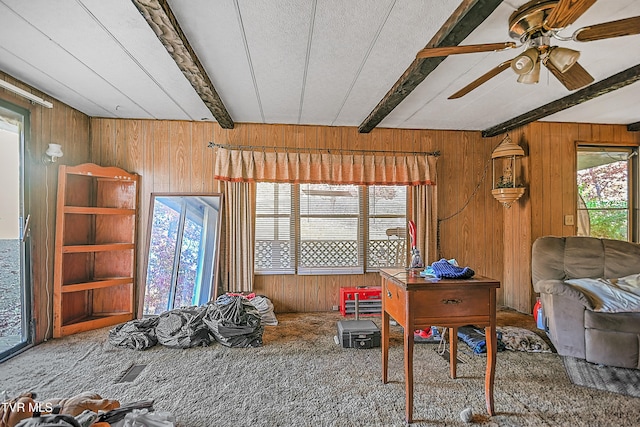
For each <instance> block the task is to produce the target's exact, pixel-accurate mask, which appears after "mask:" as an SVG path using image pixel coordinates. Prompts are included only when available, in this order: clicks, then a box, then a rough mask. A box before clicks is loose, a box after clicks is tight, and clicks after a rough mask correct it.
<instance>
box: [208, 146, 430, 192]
mask: <svg viewBox="0 0 640 427" xmlns="http://www.w3.org/2000/svg"><path fill="white" fill-rule="evenodd" d="M215 157H216V159H215V165H214V177H215V179H217V180H221V181H232V182H260V181H261V182H289V183H311V184H314V183H327V184H356V185H410V186H416V185H435V177H436V169H435V168H436V161H437V158H438V156H437V153H406V154H386V153H385V154H374V153H367V152H364V153H360V152H338V153H332V152H319V151H318V152H310V151H300V150H292V151H289V150H286V149H282V151H270V150H262V151H260V150H253V149H243V148H242V147H238V148H235V147H234V148H227V147H221V146H216V156H215Z"/></svg>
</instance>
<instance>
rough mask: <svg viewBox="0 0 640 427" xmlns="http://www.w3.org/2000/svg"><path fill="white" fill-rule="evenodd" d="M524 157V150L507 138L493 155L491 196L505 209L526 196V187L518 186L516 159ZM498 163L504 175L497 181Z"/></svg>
mask: <svg viewBox="0 0 640 427" xmlns="http://www.w3.org/2000/svg"><path fill="white" fill-rule="evenodd" d="M523 156H524V150H523V149H522V147H520V146H519V145H518V144H515V143H514V142H513V141H511V138H509V135H507V136H505V137H504V139H503V140H502V142H501V143H500V144H499V145H498V146H497V147H496V148H495V150H493V152H492V153H491V161H492V163H493V189H492V190H491V194H493V197H495V198H496V200H497V201H499V202H500V203H502V205H503V206H504V207H505V208H509V207H511V203H513V202H515V201H516V200H518V199H519V198H520V197H522V195H523V194H524V190H525V188H524V186H523V185H520V184H517V183H516V181H517V172H518V169H517V168H516V159H517V158H519V157H523ZM496 161H497V162H498V163H499V166H500V165H501V166H502V168H503V169H502V175H500V177H499V178H498V179H496Z"/></svg>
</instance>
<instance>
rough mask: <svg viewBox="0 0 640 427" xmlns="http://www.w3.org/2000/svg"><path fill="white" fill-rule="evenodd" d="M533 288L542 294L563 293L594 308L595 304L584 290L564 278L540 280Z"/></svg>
mask: <svg viewBox="0 0 640 427" xmlns="http://www.w3.org/2000/svg"><path fill="white" fill-rule="evenodd" d="M533 289H534V290H535V291H536V292H539V293H541V294H551V295H562V296H563V297H566V298H571V299H573V300H575V301H577V302H579V303H580V304H582V305H583V306H585V307H586V308H587V309H589V310H593V304H592V303H591V301H589V299H588V298H587V297H586V296H585V295H584V294H583V293H582V292H580V291H579V290H577V289H576V288H574V287H573V286H570V285H568V284H566V283H564V282H563V281H562V280H540V281H539V282H537V283H536V284H534V285H533Z"/></svg>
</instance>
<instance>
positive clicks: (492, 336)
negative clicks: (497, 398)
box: [484, 321, 498, 415]
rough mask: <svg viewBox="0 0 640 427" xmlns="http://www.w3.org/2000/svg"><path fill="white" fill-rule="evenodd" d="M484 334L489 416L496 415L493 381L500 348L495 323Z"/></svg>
mask: <svg viewBox="0 0 640 427" xmlns="http://www.w3.org/2000/svg"><path fill="white" fill-rule="evenodd" d="M484 334H485V337H486V339H487V372H486V374H485V380H484V394H485V399H486V401H487V412H488V413H489V415H495V410H494V406H493V379H494V377H495V372H496V351H497V347H498V346H497V338H496V323H495V321H493V322H492V323H491V325H490V326H487V327H486V328H485V329H484Z"/></svg>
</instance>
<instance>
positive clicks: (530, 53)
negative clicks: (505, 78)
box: [511, 47, 538, 75]
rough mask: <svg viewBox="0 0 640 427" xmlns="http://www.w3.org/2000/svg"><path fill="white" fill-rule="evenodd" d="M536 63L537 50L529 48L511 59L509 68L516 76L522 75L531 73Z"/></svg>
mask: <svg viewBox="0 0 640 427" xmlns="http://www.w3.org/2000/svg"><path fill="white" fill-rule="evenodd" d="M537 63H538V49H536V48H535V47H530V48H529V49H527V50H525V51H524V52H522V53H521V54H520V55H518V56H516V57H515V58H513V61H511V68H512V69H513V71H515V73H516V74H519V75H524V74H528V73H530V72H532V71H533V70H534V69H535V67H536V64H537Z"/></svg>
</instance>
